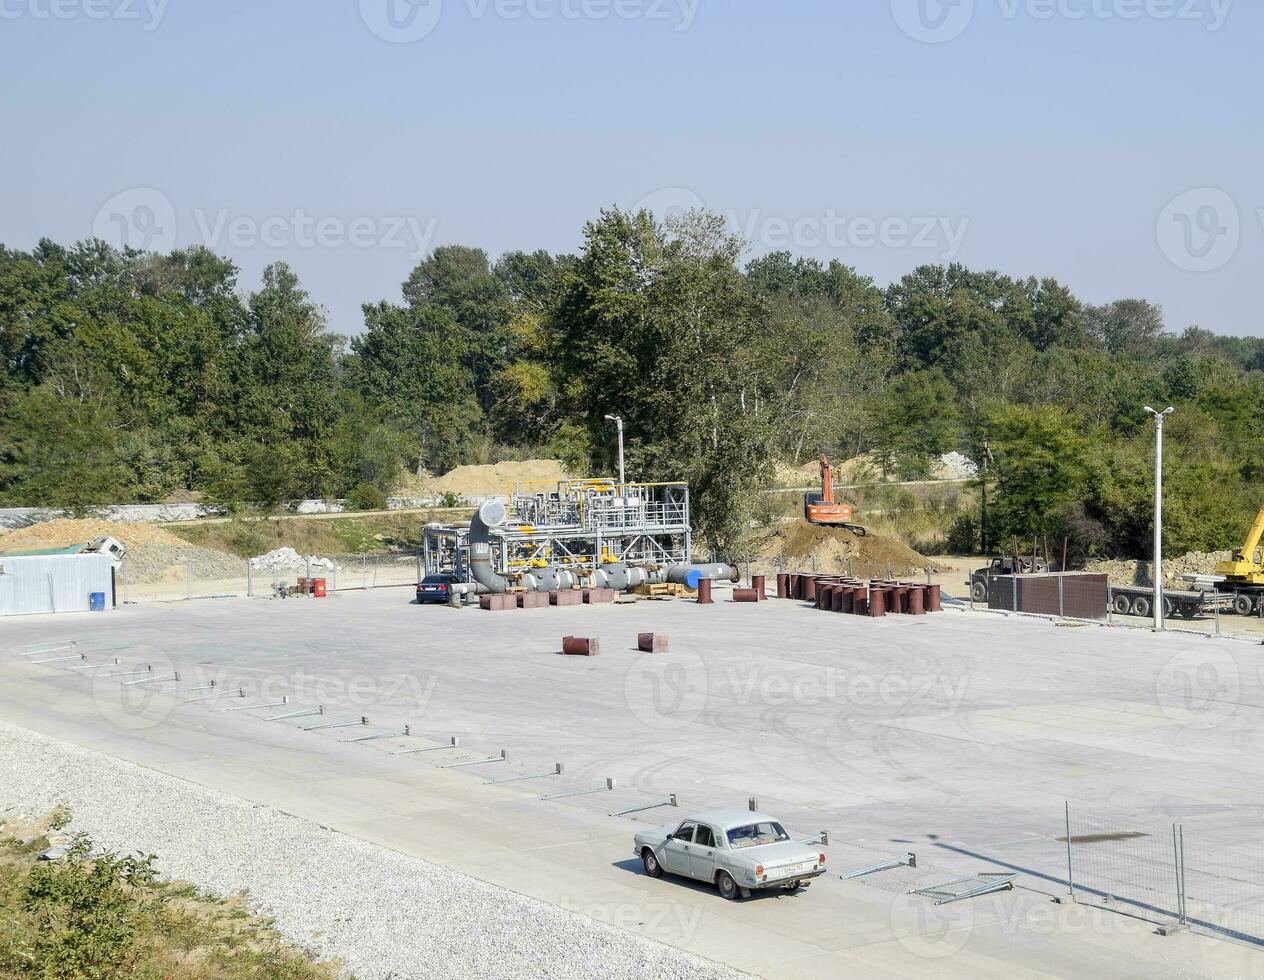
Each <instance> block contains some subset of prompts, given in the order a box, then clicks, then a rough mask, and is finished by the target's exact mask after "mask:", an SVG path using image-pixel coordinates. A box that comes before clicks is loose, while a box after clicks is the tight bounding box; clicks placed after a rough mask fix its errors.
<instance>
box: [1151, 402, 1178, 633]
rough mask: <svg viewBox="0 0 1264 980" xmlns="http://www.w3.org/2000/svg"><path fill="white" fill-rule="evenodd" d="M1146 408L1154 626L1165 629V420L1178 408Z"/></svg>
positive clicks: (1156, 628)
mask: <svg viewBox="0 0 1264 980" xmlns="http://www.w3.org/2000/svg"><path fill="white" fill-rule="evenodd" d="M1145 410H1146V411H1147V412H1149V413H1150V414H1151V415H1153V416H1154V628H1155V630H1156V631H1159V630H1162V629H1163V420H1164V419H1165V418H1167V417H1168V416H1169V415H1171V414H1172V413H1173V412H1174V411H1176V409H1174V408H1172V407H1171V406H1170V405H1169V406H1168V407H1167V408H1165V409H1164V410H1163V411H1161V412H1157V411H1155V410H1154V409H1153V408H1151V407H1150V406H1149V405H1147V406H1146V407H1145Z"/></svg>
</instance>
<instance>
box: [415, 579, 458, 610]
mask: <svg viewBox="0 0 1264 980" xmlns="http://www.w3.org/2000/svg"><path fill="white" fill-rule="evenodd" d="M460 581H461V580H460V579H459V578H457V577H456V576H455V575H453V574H451V573H450V572H439V573H437V574H435V575H427V576H426V577H425V578H423V579H422V580H421V581H420V582H419V583H418V584H417V602H418V603H426V602H447V601H448V599H449V598H450V597H451V595H452V586H454V585H456V584H457V583H458V582H460Z"/></svg>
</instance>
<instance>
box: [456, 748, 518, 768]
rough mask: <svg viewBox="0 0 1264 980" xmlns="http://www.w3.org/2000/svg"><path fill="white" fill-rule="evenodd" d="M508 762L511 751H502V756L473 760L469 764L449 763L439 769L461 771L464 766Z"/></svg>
mask: <svg viewBox="0 0 1264 980" xmlns="http://www.w3.org/2000/svg"><path fill="white" fill-rule="evenodd" d="M508 761H509V750H508V749H501V750H500V755H492V756H488V757H487V758H486V759H471V760H470V761H469V762H449V763H447V764H446V765H442V766H440V767H439V768H440V769H460V768H461V767H462V766H481V765H485V764H486V763H489V762H508Z"/></svg>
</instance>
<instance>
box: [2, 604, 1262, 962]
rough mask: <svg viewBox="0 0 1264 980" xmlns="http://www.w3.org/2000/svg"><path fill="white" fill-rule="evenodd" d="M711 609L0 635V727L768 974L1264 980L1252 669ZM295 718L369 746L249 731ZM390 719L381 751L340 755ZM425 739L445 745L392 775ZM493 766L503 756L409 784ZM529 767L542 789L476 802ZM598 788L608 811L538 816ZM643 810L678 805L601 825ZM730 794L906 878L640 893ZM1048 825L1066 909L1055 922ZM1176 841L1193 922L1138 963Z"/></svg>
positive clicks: (1143, 637) (146, 610) (1207, 656)
mask: <svg viewBox="0 0 1264 980" xmlns="http://www.w3.org/2000/svg"><path fill="white" fill-rule="evenodd" d="M717 597H718V599H719V601H717V602H716V603H715V604H714V605H712V606H699V605H697V604H695V603H691V602H640V603H635V604H627V605H623V604H621V605H614V606H597V607H594V606H581V607H571V608H558V607H550V608H547V609H519V610H513V611H506V612H501V613H489V612H481V611H479V610H477V609H471V608H467V609H464V610H452V609H448V608H446V607H418V606H416V605H413V604H411V603H409V602H407V601H406V599H405V598H404V596H403V595H402V594H401V593H399V592H394V591H390V592H381V593H373V592H369V593H344V594H340V595H338V596H336V597H332V598H329V599H326V600H285V601H277V600H243V599H234V600H218V601H192V602H186V603H177V604H169V605H145V606H136V607H126V608H124V609H121V610H118V611H115V612H111V613H105V614H96V615H92V614H83V615H67V616H59V617H38V618H31V619H26V620H21V621H17V620H15V621H11V622H10V623H6V625H5V636H4V639H3V647H4V649H3V651H2V652H0V711H3V717H4V718H5V719H6V720H10V721H13V722H15V723H17V724H20V725H23V726H25V727H28V728H31V729H33V730H37V731H41V732H44V733H45V734H49V735H52V736H55V737H58V738H62V739H66V740H69V741H74V742H77V743H80V744H83V745H88V746H91V747H94V748H97V749H99V750H101V751H104V752H106V753H108V754H110V755H113V756H116V757H118V758H122V759H127V760H130V761H133V762H137V763H139V764H142V765H146V766H151V767H153V768H156V769H160V770H162V771H164V772H168V773H171V774H174V775H178V776H182V777H184V778H186V779H189V780H192V781H195V782H198V783H200V784H203V785H207V786H211V787H215V788H217V789H220V790H222V791H224V792H227V793H231V794H233V795H236V796H240V797H242V798H245V799H249V800H253V801H257V802H261V803H267V804H270V805H273V806H276V807H278V808H280V809H282V810H285V811H288V812H292V813H295V814H297V815H300V816H305V817H308V818H310V819H313V820H316V821H318V822H320V823H323V824H326V825H328V826H330V827H333V828H335V829H338V830H341V831H343V832H346V833H350V834H353V835H355V836H358V837H362V838H363V839H366V840H371V841H374V842H377V843H382V844H386V845H387V846H390V847H392V848H395V849H398V850H400V851H404V852H406V853H410V854H415V855H417V856H420V857H424V858H426V859H428V860H431V861H434V862H437V863H440V864H445V865H447V866H449V867H453V868H456V869H458V870H461V871H465V872H467V873H469V874H472V875H474V876H476V877H479V878H482V879H484V880H487V881H490V882H493V883H497V884H501V885H503V886H505V887H508V888H511V889H514V890H517V891H520V892H523V893H525V894H529V895H532V896H535V897H538V898H543V899H545V900H547V901H550V902H554V903H556V904H559V905H562V906H565V907H567V908H571V909H575V910H579V911H583V912H585V913H586V914H588V915H590V916H593V917H595V918H602V919H603V920H606V921H612V922H613V923H614V924H616V925H619V926H620V927H622V928H626V929H629V930H631V931H634V932H639V933H641V934H645V935H650V936H652V937H654V938H657V939H660V940H662V941H664V942H667V943H670V944H673V945H677V946H680V947H681V948H685V949H688V950H690V951H691V952H695V953H699V954H701V955H703V956H707V957H710V958H713V959H716V960H719V961H723V962H725V963H729V964H731V965H733V966H735V967H738V968H739V969H743V970H747V971H750V972H754V973H758V974H761V975H765V976H812V975H821V976H827V975H828V976H839V975H864V976H964V975H970V976H1006V977H1014V976H1083V975H1086V974H1087V975H1097V976H1147V977H1153V976H1234V975H1251V974H1258V973H1260V972H1261V971H1264V959H1262V958H1261V954H1260V953H1259V952H1256V951H1255V949H1254V948H1253V946H1252V945H1251V942H1250V940H1254V939H1255V937H1256V936H1261V937H1264V859H1261V855H1260V854H1259V853H1258V852H1259V849H1258V848H1256V847H1255V846H1254V843H1253V842H1254V841H1255V840H1256V839H1257V838H1258V835H1259V829H1260V814H1261V809H1260V808H1261V806H1264V791H1262V790H1261V789H1260V788H1259V786H1260V778H1259V777H1260V774H1261V773H1260V769H1261V766H1260V763H1259V761H1258V760H1259V758H1260V751H1259V749H1260V748H1261V745H1262V743H1264V736H1262V735H1261V727H1260V724H1259V722H1260V720H1261V718H1264V670H1262V667H1264V658H1261V655H1260V653H1259V648H1258V647H1257V646H1255V645H1253V644H1247V643H1240V642H1234V641H1215V640H1211V639H1204V638H1201V637H1193V636H1190V635H1157V636H1156V635H1152V634H1147V633H1142V632H1138V631H1135V630H1111V629H1105V628H1099V627H1071V626H1055V625H1053V624H1050V623H1048V622H1045V621H1036V620H1027V619H1016V618H1004V617H998V616H995V615H985V614H970V613H960V612H951V613H943V614H940V615H936V616H930V617H926V618H918V619H910V618H902V617H889V618H887V619H885V620H877V621H875V620H868V619H862V618H856V617H851V616H841V615H832V614H826V613H820V612H817V611H815V610H812V609H810V608H807V607H805V606H803V605H802V604H799V603H794V602H788V601H775V600H774V601H769V602H767V603H760V604H735V603H731V602H729V601H727V597H726V596H724V595H720V594H718V593H717ZM641 632H654V633H659V634H666V635H667V636H668V637H669V638H670V649H669V652H668V653H666V654H646V653H639V652H637V651H636V639H637V634H638V633H641ZM563 635H577V636H594V637H597V638H599V639H600V640H601V649H602V654H601V655H600V656H599V657H594V658H574V657H563V656H561V655H560V649H561V638H562V636H563ZM52 640H77V641H78V643H79V647H78V649H79V650H80V651H82V652H85V653H87V654H88V655H89V659H90V660H95V661H97V662H100V661H103V660H104V659H105V658H106V657H115V656H117V657H119V658H120V660H121V661H122V663H123V665H124V666H127V665H138V664H153V666H154V670H155V671H156V672H163V671H168V670H179V672H180V674H181V681H180V686H186V685H188V686H192V685H200V684H204V683H207V682H208V681H209V680H211V679H214V680H215V681H216V682H217V683H218V684H221V685H224V686H226V687H227V686H232V687H235V686H237V685H238V684H241V685H243V686H244V687H245V688H246V692H247V695H248V698H247V702H248V703H266V702H271V701H278V700H280V699H281V696H286V697H288V698H289V701H290V704H289V705H288V706H287V708H286V709H280V708H272V709H266V710H257V711H241V712H224V711H217V710H215V709H216V708H219V707H224V706H230V705H233V704H234V702H233V701H232V700H227V701H224V702H219V701H212V702H209V703H203V704H184V703H182V699H181V697H180V696H175V695H163V694H157V693H153V692H152V691H149V690H148V689H149V688H153V687H160V686H171V685H157V684H151V685H139V686H136V687H131V688H122V687H121V686H120V685H119V683H118V681H117V680H111V679H110V678H109V677H91V676H85V675H84V674H82V673H78V674H77V673H72V672H70V671H67V670H65V669H60V667H61V665H43V666H37V665H33V664H31V663H29V662H27V660H28V659H29V658H22V657H20V656H18V655H17V654H18V652H19V651H20V649H21V647H22V645H23V644H26V643H40V642H48V641H52ZM121 669H123V668H120V670H121ZM103 673H105V672H103ZM184 696H185V697H192V696H194V695H192V694H187V695H184ZM315 705H323V706H324V709H325V714H324V716H323V720H327V721H330V722H336V721H342V720H346V721H352V720H355V719H357V718H359V717H360V716H367V717H368V719H369V726H368V727H367V728H359V727H357V728H352V729H333V730H329V731H321V732H304V731H302V730H301V727H300V726H301V725H303V724H311V723H313V722H318V721H320V720H322V719H317V718H313V719H310V720H309V719H294V720H289V721H274V722H267V721H264V720H263V718H264V717H267V716H270V715H275V714H279V713H283V712H284V711H286V710H300V709H302V708H308V707H314V706H315ZM404 724H408V725H410V726H411V729H412V732H413V734H412V735H411V736H410V737H409V738H402V737H394V738H384V739H382V740H375V741H368V742H362V743H358V744H349V743H344V742H341V741H339V740H340V739H342V738H348V737H354V736H355V735H359V734H365V733H370V732H387V731H391V730H394V729H397V728H400V727H402V726H403V725H404ZM453 735H455V736H458V737H459V739H460V743H461V744H460V746H459V748H457V749H455V750H454V749H443V750H439V751H435V752H428V753H422V754H417V755H393V754H392V753H394V752H399V751H400V750H402V749H405V748H410V747H419V746H428V745H435V746H441V745H443V744H444V743H446V742H447V741H448V739H449V738H450V737H451V736H453ZM502 749H505V750H507V752H508V754H509V759H508V761H503V762H491V763H487V764H484V765H476V766H471V767H469V768H465V769H440V768H438V766H440V765H442V764H444V763H447V762H457V761H462V760H475V759H483V758H488V757H494V756H497V755H498V754H499V753H500V751H501V750H502ZM555 762H561V763H563V765H564V770H565V771H564V773H563V774H562V775H561V776H551V777H543V778H538V779H531V780H525V781H522V782H516V783H505V784H500V785H489V784H488V783H487V780H488V779H491V778H495V777H502V776H512V775H533V774H539V773H543V772H546V771H548V770H549V769H551V768H552V766H553V764H554V763H555ZM607 777H613V778H614V779H615V780H616V788H615V790H614V791H612V792H599V793H594V794H591V795H584V796H574V797H571V798H569V799H565V800H557V801H541V800H540V799H539V797H540V796H543V795H545V794H546V793H558V792H564V791H567V790H582V789H588V788H595V787H598V786H601V785H604V782H605V780H606V778H607ZM2 792H3V791H2V788H0V796H2ZM672 793H674V794H676V796H677V798H678V801H679V804H680V806H679V808H671V807H664V808H659V809H653V810H650V811H647V812H645V813H641V814H637V815H635V816H634V817H632V818H616V817H610V816H608V815H607V814H609V813H610V812H612V811H616V810H620V809H624V808H627V807H632V806H635V805H637V804H638V803H644V802H647V801H651V800H654V799H656V798H660V797H665V796H667V795H668V794H672ZM749 797H756V798H757V799H758V805H759V807H760V808H761V809H762V810H766V811H771V812H773V813H775V814H777V815H778V816H779V817H781V819H782V820H783V822H784V823H785V824H786V826H787V827H788V828H789V829H790V830H791V832H792V833H795V834H798V835H800V836H804V837H806V836H808V835H811V834H814V833H816V832H817V831H820V830H827V831H828V832H829V834H830V839H831V844H830V847H829V848H827V851H828V853H829V855H830V862H831V866H832V867H833V868H834V869H835V870H844V869H845V868H853V867H860V866H863V865H865V864H869V863H874V862H877V861H881V860H884V859H887V858H891V857H898V856H901V855H903V854H904V853H905V852H907V851H914V852H916V853H917V855H918V868H917V869H916V870H915V871H913V870H910V869H907V868H905V869H899V870H897V871H892V872H883V873H880V874H876V875H873V876H871V877H867V878H862V879H856V880H852V881H838V880H837V878H836V877H834V876H832V875H831V876H830V877H827V878H822V879H819V880H818V881H817V882H815V883H814V884H813V886H812V887H811V888H810V889H808V890H807V891H805V892H802V893H800V894H796V895H782V894H776V895H766V896H759V897H756V898H753V899H751V900H749V901H746V902H740V903H725V902H723V901H721V900H720V899H719V898H718V896H717V895H716V894H715V892H714V890H713V889H710V888H707V887H704V886H701V885H691V884H688V883H684V882H681V881H672V880H661V881H655V880H652V879H649V878H647V877H646V876H644V875H643V874H642V873H641V872H640V868H639V862H637V861H636V859H635V856H634V855H633V854H632V851H631V837H632V834H633V832H634V831H635V829H636V828H637V827H638V826H645V825H646V824H657V823H675V822H677V821H678V820H679V819H680V818H681V817H683V816H684V815H685V814H686V813H687V812H688V810H689V809H691V808H698V809H701V808H704V807H711V806H717V805H723V806H745V805H746V801H747V799H748V798H749ZM1068 805H1069V809H1070V812H1071V815H1072V837H1073V840H1075V843H1074V844H1073V851H1074V855H1073V856H1074V860H1075V862H1076V863H1077V865H1078V867H1079V873H1078V877H1079V878H1080V879H1081V880H1080V884H1081V890H1080V895H1079V897H1080V898H1081V901H1080V902H1078V903H1069V904H1055V903H1054V902H1053V901H1052V899H1053V898H1054V897H1055V896H1064V895H1065V894H1066V893H1067V891H1068V887H1067V845H1066V842H1065V840H1060V839H1059V838H1065V836H1066V812H1067V807H1068ZM1174 823H1177V824H1181V825H1182V826H1183V830H1184V838H1185V847H1186V870H1187V885H1188V890H1189V894H1188V896H1187V899H1188V901H1189V902H1190V906H1189V907H1190V908H1194V909H1196V910H1197V914H1198V916H1199V917H1201V918H1202V919H1203V923H1202V925H1203V927H1202V928H1196V929H1195V930H1194V931H1187V932H1183V933H1180V934H1177V935H1175V936H1172V937H1166V938H1165V937H1159V936H1156V935H1155V934H1154V931H1155V927H1156V925H1157V924H1160V923H1163V922H1166V921H1168V920H1170V919H1171V918H1172V916H1173V915H1174V914H1175V909H1176V901H1177V900H1176V896H1175V886H1174V883H1173V882H1174V872H1173V870H1172V868H1171V867H1170V866H1169V865H1167V864H1165V863H1164V862H1165V860H1166V859H1165V855H1168V854H1171V853H1173V851H1172V848H1173V841H1172V825H1173V824H1174ZM1133 835H1137V836H1133ZM1138 842H1140V843H1138ZM1195 855H1196V856H1197V858H1198V861H1197V863H1195V861H1194V860H1193V856H1195ZM1007 870H1009V871H1014V872H1017V873H1019V876H1020V877H1019V879H1018V881H1017V882H1016V884H1017V887H1016V889H1015V890H1013V891H1007V892H1003V893H999V894H996V895H989V896H984V897H982V898H976V899H972V900H968V901H965V902H959V903H954V904H951V905H943V906H935V905H933V904H932V903H931V902H930V901H929V900H927V899H925V898H922V897H920V896H910V895H907V894H905V892H906V891H907V890H908V888H909V887H913V886H915V885H918V884H925V883H927V882H938V881H943V880H945V879H948V878H952V877H956V876H959V875H966V874H972V873H977V872H983V871H987V872H996V871H1007ZM1195 889H1197V892H1198V893H1197V894H1195ZM1108 896H1109V897H1108ZM1099 906H1102V907H1099ZM1112 909H1113V910H1112ZM1229 931H1231V932H1233V933H1234V934H1235V935H1234V936H1233V937H1232V938H1234V939H1235V940H1239V941H1228V940H1227V939H1226V938H1223V937H1224V936H1225V934H1226V932H1229ZM1217 936H1219V937H1222V938H1216V937H1217ZM1242 939H1246V940H1248V942H1242V941H1240V940H1242ZM1261 941H1264V940H1261Z"/></svg>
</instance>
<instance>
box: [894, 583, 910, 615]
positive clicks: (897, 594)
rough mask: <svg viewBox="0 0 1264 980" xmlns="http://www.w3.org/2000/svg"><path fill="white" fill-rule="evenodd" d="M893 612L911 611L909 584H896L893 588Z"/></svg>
mask: <svg viewBox="0 0 1264 980" xmlns="http://www.w3.org/2000/svg"><path fill="white" fill-rule="evenodd" d="M890 611H891V612H893V613H907V612H908V611H909V588H908V586H907V585H904V584H900V585H896V586H894V587H893V588H892V589H891V609H890Z"/></svg>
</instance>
